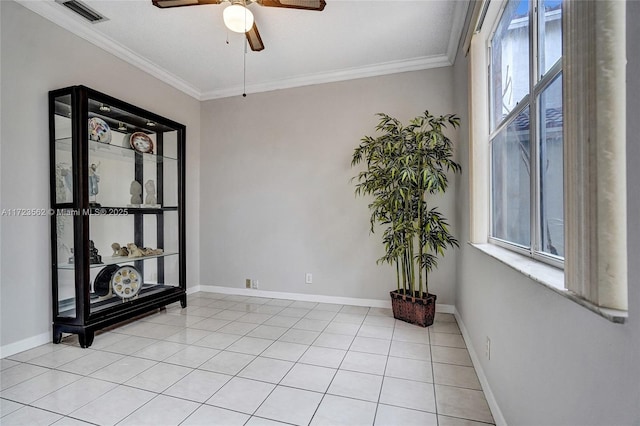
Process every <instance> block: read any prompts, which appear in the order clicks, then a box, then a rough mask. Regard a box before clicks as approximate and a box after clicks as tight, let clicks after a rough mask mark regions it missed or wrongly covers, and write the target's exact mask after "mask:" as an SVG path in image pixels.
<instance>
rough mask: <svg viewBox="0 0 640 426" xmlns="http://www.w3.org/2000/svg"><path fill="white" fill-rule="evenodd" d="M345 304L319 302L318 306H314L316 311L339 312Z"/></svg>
mask: <svg viewBox="0 0 640 426" xmlns="http://www.w3.org/2000/svg"><path fill="white" fill-rule="evenodd" d="M343 306H344V305H337V304H335V303H318V306H316V307H315V308H313V309H314V310H315V311H327V312H336V313H337V312H339V311H340V309H342V307H343Z"/></svg>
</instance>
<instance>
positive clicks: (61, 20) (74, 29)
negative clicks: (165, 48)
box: [15, 0, 201, 100]
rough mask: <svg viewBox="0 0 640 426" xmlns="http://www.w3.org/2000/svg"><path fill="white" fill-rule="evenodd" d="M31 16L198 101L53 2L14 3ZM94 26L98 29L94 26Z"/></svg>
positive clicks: (182, 84)
mask: <svg viewBox="0 0 640 426" xmlns="http://www.w3.org/2000/svg"><path fill="white" fill-rule="evenodd" d="M15 1H16V3H19V4H21V5H22V6H24V7H26V8H27V9H29V10H31V11H32V12H34V13H37V14H38V15H40V16H42V17H43V18H45V19H47V20H49V21H51V22H53V23H54V24H56V25H58V26H60V27H62V28H64V29H65V30H67V31H70V32H71V33H73V34H75V35H77V36H78V37H80V38H82V39H84V40H86V41H88V42H89V43H91V44H94V45H96V46H98V47H99V48H101V49H103V50H105V51H107V52H108V53H111V54H112V55H114V56H116V57H117V58H119V59H122V60H123V61H125V62H127V63H129V64H131V65H133V66H134V67H136V68H139V69H140V70H142V71H144V72H146V73H147V74H151V75H152V76H154V77H155V78H157V79H159V80H161V81H163V82H165V83H167V84H168V85H170V86H173V87H174V88H176V89H178V90H180V91H181V92H184V93H186V94H187V95H189V96H191V97H194V98H196V99H198V100H200V95H201V93H200V91H199V90H198V89H197V88H195V87H194V86H192V85H191V84H189V83H187V82H186V81H184V80H182V79H181V78H179V77H176V76H175V75H173V74H171V73H170V72H168V71H166V70H165V69H164V68H162V67H160V66H159V65H157V64H155V63H153V62H152V61H150V60H148V59H146V58H144V57H141V56H140V55H139V54H137V53H135V52H133V51H132V50H130V49H129V48H127V47H125V46H123V45H122V44H120V43H118V42H117V41H115V40H113V39H111V38H109V37H106V36H104V35H102V34H100V33H98V32H97V31H92V30H91V27H89V26H87V24H86V23H85V22H84V21H82V20H81V18H80V17H78V16H76V15H75V14H74V13H73V12H71V11H68V10H67V9H66V8H65V7H62V6H61V5H59V4H56V3H55V1H53V0H48V1H32V0H15ZM95 25H99V23H98V24H95Z"/></svg>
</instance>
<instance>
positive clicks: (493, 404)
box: [453, 307, 507, 426]
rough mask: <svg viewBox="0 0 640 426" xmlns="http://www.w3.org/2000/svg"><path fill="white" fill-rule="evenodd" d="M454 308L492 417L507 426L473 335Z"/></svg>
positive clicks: (497, 423)
mask: <svg viewBox="0 0 640 426" xmlns="http://www.w3.org/2000/svg"><path fill="white" fill-rule="evenodd" d="M453 308H454V312H453V314H454V315H455V317H456V321H458V326H459V327H460V332H462V337H464V341H465V342H467V343H468V344H467V350H468V351H469V356H471V362H472V363H473V367H474V368H475V370H476V374H477V375H478V380H480V385H481V386H482V390H483V391H484V397H485V398H486V399H487V403H488V404H489V409H490V410H491V415H493V420H494V421H495V423H496V426H507V422H506V420H505V419H504V416H503V415H502V410H500V407H499V406H498V401H496V398H495V396H494V395H493V392H492V391H491V386H489V381H488V380H487V376H486V375H485V374H484V370H483V369H482V364H480V358H479V357H478V354H477V353H476V351H475V349H474V348H473V346H472V345H471V344H470V343H471V335H469V332H468V331H467V328H466V327H465V325H464V322H463V321H462V318H461V317H460V313H459V312H458V310H457V309H455V307H453Z"/></svg>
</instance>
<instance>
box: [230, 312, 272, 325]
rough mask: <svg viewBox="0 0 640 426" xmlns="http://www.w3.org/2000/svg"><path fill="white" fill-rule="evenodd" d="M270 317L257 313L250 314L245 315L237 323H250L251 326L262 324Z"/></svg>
mask: <svg viewBox="0 0 640 426" xmlns="http://www.w3.org/2000/svg"><path fill="white" fill-rule="evenodd" d="M272 316H273V315H269V314H259V313H256V312H252V313H249V314H246V315H244V316H242V317H240V318H238V319H237V321H240V322H248V323H252V324H262V323H263V322H265V321H266V320H268V319H269V318H271V317H272Z"/></svg>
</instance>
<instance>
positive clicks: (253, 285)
mask: <svg viewBox="0 0 640 426" xmlns="http://www.w3.org/2000/svg"><path fill="white" fill-rule="evenodd" d="M251 288H254V289H256V290H257V289H258V280H252V281H251Z"/></svg>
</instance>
